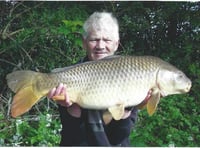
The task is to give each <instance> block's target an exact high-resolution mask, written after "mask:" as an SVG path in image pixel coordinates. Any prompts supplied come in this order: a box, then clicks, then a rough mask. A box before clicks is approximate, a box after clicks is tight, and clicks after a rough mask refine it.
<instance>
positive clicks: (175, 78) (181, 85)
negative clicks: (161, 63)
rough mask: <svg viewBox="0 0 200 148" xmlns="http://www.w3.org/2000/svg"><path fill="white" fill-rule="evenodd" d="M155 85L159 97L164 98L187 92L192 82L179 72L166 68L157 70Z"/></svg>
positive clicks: (173, 68)
mask: <svg viewBox="0 0 200 148" xmlns="http://www.w3.org/2000/svg"><path fill="white" fill-rule="evenodd" d="M157 85H158V87H159V89H160V92H161V95H162V96H163V97H164V96H167V95H172V94H183V93H187V92H189V91H190V88H191V86H192V82H191V80H190V79H189V78H188V77H187V76H186V75H185V74H184V73H183V72H182V71H181V70H179V69H177V68H175V67H173V66H168V67H167V68H161V69H159V72H158V75H157Z"/></svg>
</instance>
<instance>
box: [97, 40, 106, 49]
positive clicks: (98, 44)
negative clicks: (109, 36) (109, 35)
mask: <svg viewBox="0 0 200 148" xmlns="http://www.w3.org/2000/svg"><path fill="white" fill-rule="evenodd" d="M96 47H97V48H99V49H103V48H105V42H104V41H103V40H99V41H98V42H97V46H96Z"/></svg>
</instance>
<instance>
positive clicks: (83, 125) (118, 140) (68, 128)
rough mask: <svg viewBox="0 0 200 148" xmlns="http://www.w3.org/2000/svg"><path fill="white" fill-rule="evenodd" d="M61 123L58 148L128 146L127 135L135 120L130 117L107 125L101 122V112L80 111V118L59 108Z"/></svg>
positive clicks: (134, 114) (133, 116)
mask: <svg viewBox="0 0 200 148" xmlns="http://www.w3.org/2000/svg"><path fill="white" fill-rule="evenodd" d="M59 112H60V117H61V123H62V131H61V142H60V146H130V143H129V135H130V132H131V128H132V127H133V125H134V123H135V121H136V118H137V109H133V110H132V113H131V116H130V117H128V118H127V119H122V120H119V121H115V120H112V121H111V122H110V123H109V124H108V125H105V124H104V123H103V121H102V118H101V117H102V116H101V115H102V114H101V111H97V110H86V109H83V110H82V116H81V118H75V117H72V116H71V115H70V114H69V113H68V112H67V109H66V107H62V106H59ZM97 121H100V122H97Z"/></svg>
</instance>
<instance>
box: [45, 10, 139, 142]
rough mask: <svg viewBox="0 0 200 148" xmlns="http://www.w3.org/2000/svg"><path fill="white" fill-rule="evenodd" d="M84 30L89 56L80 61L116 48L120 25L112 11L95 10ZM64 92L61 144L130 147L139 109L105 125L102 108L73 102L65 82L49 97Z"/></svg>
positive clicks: (96, 58)
mask: <svg viewBox="0 0 200 148" xmlns="http://www.w3.org/2000/svg"><path fill="white" fill-rule="evenodd" d="M83 29H84V34H83V48H84V49H85V50H86V51H87V57H85V58H84V59H83V60H82V61H81V62H85V61H94V60H100V59H102V58H105V57H107V56H111V55H114V53H115V52H116V51H117V48H118V45H119V27H118V22H117V19H116V18H115V17H113V16H112V14H111V13H107V12H101V13H100V12H95V13H93V14H92V15H91V16H90V17H89V18H88V19H87V20H86V22H85V23H84V26H83ZM61 94H62V95H64V96H65V101H58V104H59V112H60V117H61V123H62V131H61V143H60V145H61V146H129V135H130V132H131V128H132V127H133V125H134V123H135V121H136V117H137V110H136V109H134V108H132V109H129V110H128V109H127V110H125V114H124V116H123V119H121V120H119V121H115V120H111V122H109V123H108V124H105V123H104V120H103V119H102V111H97V110H87V109H82V108H80V107H79V106H78V105H77V104H72V103H71V102H70V100H69V99H70V98H69V97H68V95H67V86H66V85H64V84H60V85H59V86H58V87H57V88H54V89H52V90H51V91H50V92H49V94H48V97H49V98H52V97H53V96H56V95H61Z"/></svg>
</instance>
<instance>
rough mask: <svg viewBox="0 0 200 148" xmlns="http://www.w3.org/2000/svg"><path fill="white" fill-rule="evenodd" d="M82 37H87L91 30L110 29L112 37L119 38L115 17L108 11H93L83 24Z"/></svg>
mask: <svg viewBox="0 0 200 148" xmlns="http://www.w3.org/2000/svg"><path fill="white" fill-rule="evenodd" d="M83 30H84V33H83V37H84V38H87V37H88V36H89V34H90V32H91V31H102V30H104V31H110V32H112V35H113V37H114V39H116V40H118V39H119V25H118V21H117V19H116V18H115V17H114V16H113V15H112V14H111V13H108V12H94V13H93V14H92V15H91V16H90V17H89V18H88V19H87V20H86V21H85V23H84V25H83Z"/></svg>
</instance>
